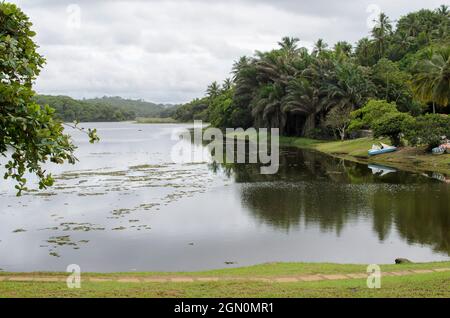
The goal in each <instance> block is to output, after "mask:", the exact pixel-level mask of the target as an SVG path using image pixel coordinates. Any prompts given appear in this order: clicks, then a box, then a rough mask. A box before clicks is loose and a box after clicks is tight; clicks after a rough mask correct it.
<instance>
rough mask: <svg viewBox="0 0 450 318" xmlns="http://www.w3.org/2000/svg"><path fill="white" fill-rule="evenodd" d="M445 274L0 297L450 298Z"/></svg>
mask: <svg viewBox="0 0 450 318" xmlns="http://www.w3.org/2000/svg"><path fill="white" fill-rule="evenodd" d="M449 286H450V275H449V274H448V273H431V274H417V275H414V276H397V277H392V276H390V277H383V278H382V280H381V288H380V289H369V288H367V285H366V280H365V279H352V280H341V281H319V282H295V283H265V282H253V281H239V282H235V281H218V282H193V283H117V282H95V283H94V282H82V286H81V289H68V288H67V287H66V284H65V283H63V282H40V283H36V282H35V283H33V282H2V283H0V297H168V298H175V297H176V298H181V297H227V298H228V297H229V298H247V297H271V298H272V297H296V298H299V297H446V298H447V297H450V287H449Z"/></svg>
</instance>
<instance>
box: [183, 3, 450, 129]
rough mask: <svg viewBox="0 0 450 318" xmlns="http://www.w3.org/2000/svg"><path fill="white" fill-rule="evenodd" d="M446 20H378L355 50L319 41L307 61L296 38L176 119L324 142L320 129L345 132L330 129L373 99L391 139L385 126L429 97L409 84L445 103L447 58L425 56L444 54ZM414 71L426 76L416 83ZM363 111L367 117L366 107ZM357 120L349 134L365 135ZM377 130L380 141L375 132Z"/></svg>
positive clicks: (440, 14) (424, 14) (424, 16)
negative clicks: (270, 130) (430, 52)
mask: <svg viewBox="0 0 450 318" xmlns="http://www.w3.org/2000/svg"><path fill="white" fill-rule="evenodd" d="M448 12H449V10H448V7H446V6H441V7H440V8H438V9H437V10H434V11H431V10H420V11H417V12H413V13H410V14H407V15H406V16H404V17H401V18H400V19H399V20H398V22H397V25H394V23H393V22H392V21H391V20H390V19H389V17H388V16H386V15H385V14H384V13H381V14H380V15H379V16H378V17H377V19H376V21H375V22H376V24H375V26H374V28H373V29H372V30H371V32H370V36H369V37H365V38H362V39H361V40H360V41H358V42H357V44H356V47H355V48H353V47H352V45H351V44H350V43H348V42H346V41H339V42H337V43H336V44H334V46H332V47H329V46H328V44H327V43H325V41H324V40H323V39H319V40H318V41H317V42H316V43H315V45H314V48H313V50H312V52H311V53H310V52H308V50H307V49H306V48H302V47H298V42H299V40H298V39H297V38H290V37H284V38H283V39H282V40H281V41H280V42H279V43H278V47H277V48H275V49H273V50H270V51H267V52H259V51H257V52H256V53H255V54H254V55H253V56H251V57H246V56H244V57H241V58H240V59H239V60H238V61H236V62H235V64H234V65H233V69H232V75H233V77H232V79H231V80H226V83H227V85H225V84H224V85H222V86H220V85H219V84H218V83H217V82H214V83H212V84H211V85H209V87H208V89H207V95H206V97H205V98H204V99H201V101H202V102H201V105H202V107H198V108H197V107H194V105H198V103H199V100H197V101H194V103H193V104H191V103H188V104H186V105H185V106H183V107H182V108H183V111H182V110H180V113H183V112H185V113H186V112H187V113H188V114H189V117H190V118H192V117H194V116H200V117H202V118H205V117H208V119H210V121H211V123H213V125H215V126H218V127H225V126H232V127H236V126H242V127H245V128H246V127H250V126H254V127H267V128H269V127H276V128H279V129H280V133H281V134H282V135H288V136H290V135H296V136H313V135H316V134H317V132H318V131H320V134H321V135H323V134H328V133H327V131H326V129H324V127H326V126H328V127H332V126H334V127H335V129H336V127H338V126H339V127H341V128H342V127H344V126H345V125H343V126H340V125H337V123H336V122H334V123H333V124H331V122H330V120H331V119H332V118H333V119H337V117H338V116H337V115H338V114H339V113H342V111H343V110H350V111H354V110H358V109H360V108H361V107H362V106H363V105H365V104H366V103H367V101H368V100H369V99H379V100H386V101H387V105H384V106H383V105H381V106H382V109H380V111H379V112H378V111H376V112H375V113H374V114H377V115H376V116H375V115H374V116H375V117H377V116H378V119H380V118H381V116H382V115H384V112H385V111H389V112H391V111H392V112H394V113H395V115H394V114H391V115H389V116H388V117H385V118H384V120H386V122H385V124H386V126H385V127H384V128H385V129H388V128H389V129H390V131H391V133H389V134H390V136H391V137H392V136H394V135H395V136H397V135H398V134H397V133H394V131H396V130H397V128H398V127H393V125H394V123H393V122H392V120H393V119H394V118H396V119H399V120H400V119H401V120H407V119H409V117H408V116H409V115H402V114H399V111H400V112H404V113H408V114H410V115H413V116H418V115H420V114H422V113H424V112H426V110H427V103H428V102H429V101H431V98H429V96H428V95H427V96H426V97H427V98H424V97H425V96H422V95H424V94H417V92H418V91H419V90H418V89H417V85H415V86H411V85H410V84H411V82H412V83H417V81H419V80H421V79H422V78H423V80H422V82H423V86H424V87H425V86H426V85H428V86H429V87H431V88H432V90H433V91H434V92H438V91H439V93H438V95H439V96H440V97H439V98H438V97H437V95H436V94H437V93H436V94H434V98H433V101H434V102H435V103H437V104H441V105H444V104H445V103H446V102H447V99H448V88H449V85H448V83H447V84H446V82H445V81H446V80H447V81H448V79H449V78H450V77H449V76H448V74H447V73H448V70H449V69H450V67H448V66H446V64H448V60H446V59H445V56H446V55H445V56H444V55H442V54H441V58H439V59H438V58H436V57H433V58H431V57H430V58H429V59H428V55H427V54H426V52H427V51H428V50H429V49H430V48H432V47H436V46H438V47H445V48H446V49H448V48H449V47H448V43H450V37H449V36H450V35H449V34H450V32H448V31H449V30H450V29H449V27H450V23H449V19H450V17H449V15H448ZM436 52H437V51H436ZM439 52H441V51H439ZM439 54H440V53H439ZM435 55H436V54H435ZM427 59H428V60H427ZM430 61H431V62H432V63H431V64H433V65H431V64H430ZM415 65H417V67H419V65H421V68H422V69H426V72H427V73H425V72H423V74H425V75H420V74H419V73H418V72H416V71H415V69H416V67H415ZM413 66H414V67H413ZM416 75H418V76H416ZM412 88H415V89H414V90H413V89H412ZM231 91H232V92H233V94H231V93H230V92H231ZM420 91H424V90H422V89H420ZM427 94H428V93H427ZM444 102H445V103H444ZM389 103H392V105H389ZM369 106H370V105H369ZM373 106H374V107H375V108H377V107H378V106H380V105H373ZM383 107H385V108H386V107H387V109H384V108H383ZM397 108H398V109H397ZM365 111H368V112H369V111H371V110H370V107H369V108H366V109H365ZM200 114H201V115H200ZM362 115H363V114H362V113H360V116H356V117H360V118H359V120H357V118H356V117H355V118H354V120H353V122H352V125H351V126H352V127H350V128H352V129H357V126H360V127H362V126H366V127H370V125H369V122H370V123H372V119H370V118H369V117H370V115H368V116H365V118H366V120H367V121H368V122H363V121H361V120H362V117H364V116H362ZM327 118H328V123H327ZM339 119H340V120H342V121H341V122H342V123H343V122H344V118H342V117H340V118H339ZM330 124H331V125H330ZM377 128H378V131H380V133H381V131H382V129H381V125H379V126H377ZM394 128H395V129H394ZM387 133H388V132H387V131H383V134H387ZM344 135H345V134H344ZM328 136H329V135H328Z"/></svg>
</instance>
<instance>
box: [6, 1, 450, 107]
mask: <svg viewBox="0 0 450 318" xmlns="http://www.w3.org/2000/svg"><path fill="white" fill-rule="evenodd" d="M9 1H12V2H14V3H16V4H18V5H19V6H20V7H21V8H22V9H23V10H24V12H25V13H26V14H28V15H29V16H30V18H31V21H32V22H33V23H34V30H35V31H36V32H37V36H36V41H37V43H38V44H39V46H40V49H39V50H40V52H41V54H43V55H44V56H45V57H46V59H47V65H46V66H45V68H44V70H43V72H42V73H41V76H40V78H39V79H38V80H37V83H36V87H35V88H36V90H37V91H38V92H39V93H45V94H63V95H69V96H72V97H75V98H82V97H96V96H104V95H107V96H123V97H128V98H143V99H145V100H148V101H155V102H171V103H178V102H185V101H188V100H190V99H192V98H194V97H199V96H201V95H203V93H204V91H205V87H206V86H207V85H208V84H209V83H211V82H212V81H215V80H217V81H222V80H223V79H224V78H226V77H228V76H229V71H230V68H231V66H232V64H233V61H234V60H236V59H237V58H238V57H239V56H241V55H251V54H253V52H254V51H255V50H268V49H271V48H273V47H275V46H276V43H277V41H279V40H280V39H281V38H282V37H283V36H292V37H298V38H300V40H301V45H303V46H306V47H308V48H311V47H312V44H313V43H314V42H315V41H316V40H317V39H318V38H323V39H324V40H325V41H326V42H327V43H329V44H330V45H332V44H333V43H335V42H336V41H339V40H347V41H350V42H352V43H354V42H356V41H357V40H358V39H359V38H361V37H363V36H366V35H367V34H368V32H369V27H368V23H369V24H370V21H371V20H372V17H373V16H374V14H376V12H377V11H378V10H381V11H383V12H385V13H387V14H388V15H389V16H390V17H391V19H392V20H395V19H397V18H398V17H400V16H401V15H404V14H405V13H407V12H410V11H414V10H417V9H421V8H432V9H434V8H437V7H438V6H439V5H440V4H442V3H447V4H448V0H426V1H425V0H421V1H419V0H379V1H376V0H339V1H331V0H328V1H325V0H313V1H301V0H277V1H275V0H273V1H270V0H214V1H212V0H173V1H165V0H147V1H144V0H124V1H114V0H109V1H107V0H78V1H77V0H69V1H66V0H25V1H23V0H9Z"/></svg>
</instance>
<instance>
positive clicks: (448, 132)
mask: <svg viewBox="0 0 450 318" xmlns="http://www.w3.org/2000/svg"><path fill="white" fill-rule="evenodd" d="M404 131H405V138H406V139H407V140H408V142H409V143H410V144H411V145H413V146H417V145H427V146H428V148H429V149H431V148H434V147H437V146H439V145H440V144H442V141H443V140H442V137H444V136H445V137H447V138H450V116H449V115H443V114H426V115H423V116H419V117H417V118H415V120H414V121H412V122H410V123H408V125H406V126H405V129H404Z"/></svg>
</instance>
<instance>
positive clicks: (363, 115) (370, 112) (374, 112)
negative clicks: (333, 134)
mask: <svg viewBox="0 0 450 318" xmlns="http://www.w3.org/2000/svg"><path fill="white" fill-rule="evenodd" d="M398 112H399V111H398V110H397V105H396V104H395V103H394V102H392V103H388V102H387V101H385V100H375V99H371V100H369V101H368V102H367V104H366V105H364V106H363V107H361V108H360V109H358V110H355V111H353V112H351V114H350V115H351V119H352V120H351V122H350V126H349V131H355V130H358V129H363V128H371V126H372V124H373V123H374V121H376V120H378V119H379V118H381V117H382V116H383V115H385V114H387V113H398Z"/></svg>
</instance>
